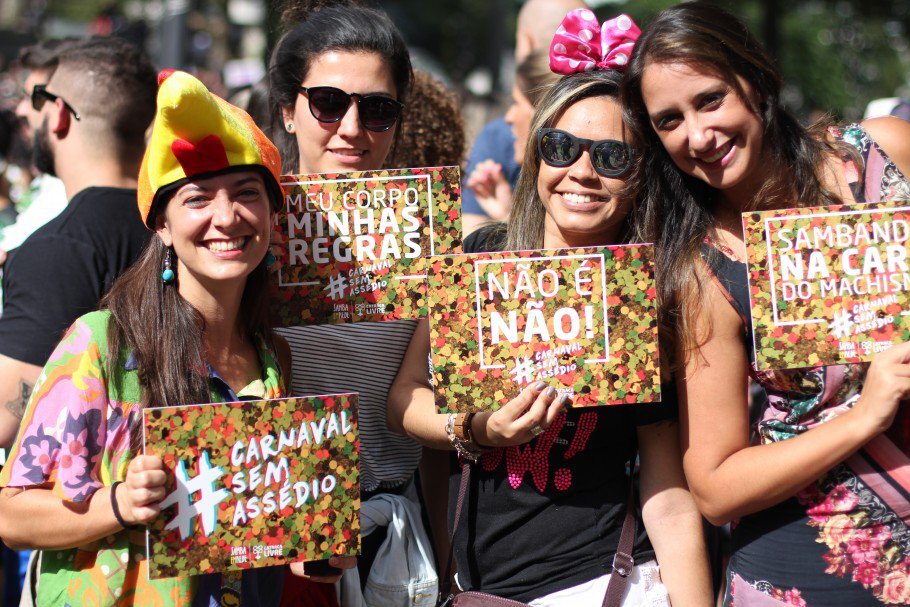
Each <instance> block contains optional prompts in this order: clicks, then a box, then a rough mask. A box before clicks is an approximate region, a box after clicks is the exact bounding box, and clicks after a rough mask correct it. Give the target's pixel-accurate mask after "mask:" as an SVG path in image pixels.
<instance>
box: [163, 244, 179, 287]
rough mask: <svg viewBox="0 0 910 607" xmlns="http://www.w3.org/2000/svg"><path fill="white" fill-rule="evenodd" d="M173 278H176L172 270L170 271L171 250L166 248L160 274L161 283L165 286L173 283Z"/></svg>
mask: <svg viewBox="0 0 910 607" xmlns="http://www.w3.org/2000/svg"><path fill="white" fill-rule="evenodd" d="M174 278H176V275H175V274H174V270H172V269H171V248H170V247H168V249H167V253H165V254H164V264H163V270H162V272H161V282H163V283H164V284H166V285H167V284H170V283H172V282H174Z"/></svg>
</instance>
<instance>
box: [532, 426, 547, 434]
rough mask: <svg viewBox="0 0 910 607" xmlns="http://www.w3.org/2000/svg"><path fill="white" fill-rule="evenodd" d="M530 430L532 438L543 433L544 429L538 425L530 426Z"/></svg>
mask: <svg viewBox="0 0 910 607" xmlns="http://www.w3.org/2000/svg"><path fill="white" fill-rule="evenodd" d="M530 430H531V435H532V436H540V435H541V434H543V433H544V429H543V428H542V427H541V426H540V424H534V425H533V426H531V428H530Z"/></svg>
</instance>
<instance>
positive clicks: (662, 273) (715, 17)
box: [622, 1, 855, 364]
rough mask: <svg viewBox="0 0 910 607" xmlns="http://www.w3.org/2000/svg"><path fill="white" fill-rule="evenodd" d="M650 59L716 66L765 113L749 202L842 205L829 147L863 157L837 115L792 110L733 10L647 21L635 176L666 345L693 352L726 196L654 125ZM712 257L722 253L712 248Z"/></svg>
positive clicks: (696, 7)
mask: <svg viewBox="0 0 910 607" xmlns="http://www.w3.org/2000/svg"><path fill="white" fill-rule="evenodd" d="M651 63H665V64H666V63H682V64H684V65H688V66H690V67H692V68H695V69H698V70H708V71H710V72H711V73H713V74H715V75H717V76H718V77H720V78H722V79H723V80H725V81H726V82H727V83H728V84H729V85H730V86H731V87H733V89H734V90H735V91H736V93H737V94H738V95H739V97H740V98H741V99H742V100H743V102H744V103H746V105H747V106H748V107H750V108H751V109H752V111H754V112H755V113H756V114H757V115H758V116H759V118H760V119H761V121H762V124H763V129H764V130H763V151H764V152H765V154H766V157H767V158H768V161H769V165H768V167H767V170H768V173H767V174H768V179H767V181H766V182H765V183H764V185H763V187H762V188H760V190H759V191H758V192H756V193H755V195H754V197H753V199H752V201H751V205H750V206H751V208H754V209H759V208H777V207H785V206H793V201H794V200H795V201H796V202H797V204H799V205H826V204H836V203H838V202H840V197H839V196H838V194H837V193H836V192H833V191H831V190H830V189H828V188H827V187H825V185H824V182H823V180H822V177H821V174H822V171H823V170H824V163H825V160H826V158H828V157H829V155H830V154H841V155H849V156H855V154H854V153H853V150H852V149H851V148H849V146H846V145H839V144H836V143H832V142H831V141H829V139H828V137H827V128H828V126H830V125H831V121H830V120H828V119H825V120H822V121H819V122H817V123H816V124H815V125H813V126H812V127H809V128H808V129H806V128H804V127H803V126H802V125H800V124H799V122H798V121H797V120H796V118H794V117H793V116H792V115H791V114H790V113H789V112H788V111H787V110H786V109H784V107H783V106H782V105H781V100H780V91H781V85H782V81H781V77H780V74H779V73H778V71H777V69H776V68H775V67H774V64H773V62H772V60H771V58H770V57H769V56H768V55H767V54H766V53H765V51H764V49H763V48H762V46H761V45H760V44H759V42H758V41H757V40H756V39H755V37H754V36H752V34H751V33H750V32H749V30H748V29H747V28H746V26H745V25H744V24H743V23H742V22H740V21H739V20H738V19H737V18H736V17H734V16H733V15H731V14H730V13H728V12H727V11H725V10H723V9H721V8H719V7H718V6H716V5H715V4H711V3H708V2H702V1H695V2H685V3H682V4H678V5H676V6H673V7H671V8H668V9H666V10H665V11H663V12H661V13H660V14H659V15H658V16H657V17H656V18H655V19H654V21H652V22H651V23H650V24H648V26H647V27H646V28H645V29H644V34H643V35H642V36H641V38H639V40H638V42H637V43H636V45H635V50H634V52H633V53H632V58H631V60H630V62H629V68H628V71H627V72H626V77H625V80H624V81H623V88H622V102H623V110H624V115H625V120H626V123H627V124H628V125H629V126H630V128H631V129H632V131H633V136H634V139H635V142H636V146H637V147H638V148H639V149H640V151H641V156H642V159H641V162H639V163H637V165H636V168H635V170H634V171H633V173H632V175H631V177H630V181H633V182H636V183H637V184H638V190H639V216H638V219H639V221H637V222H636V224H637V228H638V234H637V235H636V237H637V238H638V239H641V240H643V241H649V242H654V243H655V244H656V259H655V265H656V268H657V289H658V297H659V300H660V312H659V318H660V325H661V329H662V330H661V335H662V336H664V338H666V339H673V340H674V341H675V342H677V343H667V344H664V351H666V352H673V351H674V346H680V345H681V346H682V348H683V350H684V351H686V352H692V351H695V350H697V348H698V346H699V345H700V343H703V340H704V339H706V337H707V335H696V334H695V326H696V320H698V319H699V318H700V315H701V312H702V310H703V307H704V304H703V302H704V297H703V293H704V284H705V280H706V277H707V274H706V273H705V265H704V262H703V258H702V250H703V243H704V241H705V238H706V237H709V236H710V235H711V231H712V229H713V227H714V225H715V220H714V216H713V213H712V211H713V210H714V208H715V205H716V204H717V202H718V195H717V194H718V193H717V191H716V190H715V189H713V188H712V187H710V186H709V185H707V184H706V183H704V182H703V181H701V180H699V179H696V178H694V177H691V176H689V175H686V174H685V173H683V172H682V171H680V170H679V169H678V168H677V167H676V165H675V164H674V163H673V160H672V159H671V158H670V156H669V154H668V153H667V152H666V150H665V149H664V147H663V145H662V144H661V142H660V140H659V139H658V137H657V133H656V132H655V131H654V129H653V128H652V126H651V123H650V120H649V118H648V111H647V108H646V107H645V103H644V99H643V98H642V92H641V82H642V77H643V75H644V71H645V68H646V67H647V66H648V65H649V64H651ZM739 78H742V79H743V80H744V81H745V82H747V83H748V84H749V86H750V87H751V88H752V90H753V91H754V92H755V93H756V94H757V95H756V96H757V98H758V99H760V100H761V102H760V104H759V106H758V107H754V106H753V105H752V104H751V103H750V101H749V98H748V96H747V95H746V94H745V91H744V90H743V87H742V86H741V85H740V81H739ZM708 254H709V255H718V254H719V253H718V252H717V251H715V250H714V248H713V247H711V248H710V249H709V253H708ZM708 330H709V331H710V327H708ZM675 362H676V363H677V364H681V363H683V362H684V361H675Z"/></svg>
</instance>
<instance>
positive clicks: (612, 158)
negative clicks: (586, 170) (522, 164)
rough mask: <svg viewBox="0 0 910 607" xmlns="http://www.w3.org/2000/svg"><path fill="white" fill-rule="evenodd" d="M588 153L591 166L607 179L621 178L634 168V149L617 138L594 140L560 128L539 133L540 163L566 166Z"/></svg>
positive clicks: (542, 130) (538, 149) (541, 130)
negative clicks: (541, 161) (583, 153)
mask: <svg viewBox="0 0 910 607" xmlns="http://www.w3.org/2000/svg"><path fill="white" fill-rule="evenodd" d="M584 150H588V154H589V155H590V156H591V164H592V165H593V166H594V170H595V171H597V173H598V174H600V175H603V176H604V177H622V176H623V175H625V174H626V173H627V172H628V170H629V167H631V166H632V147H631V146H629V145H628V144H626V143H623V142H622V141H616V140H615V139H599V140H597V141H592V140H590V139H582V138H581V137H576V136H575V135H573V134H572V133H567V132H566V131H560V130H559V129H547V128H543V129H540V130H539V131H537V151H538V153H539V154H540V158H541V160H543V161H544V162H546V163H547V164H548V165H550V166H553V167H567V166H569V165H570V164H572V163H574V162H575V161H576V160H578V157H579V156H581V153H582V152H583V151H584Z"/></svg>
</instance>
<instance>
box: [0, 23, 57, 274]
mask: <svg viewBox="0 0 910 607" xmlns="http://www.w3.org/2000/svg"><path fill="white" fill-rule="evenodd" d="M72 42H73V40H72V39H67V40H60V39H57V40H48V41H46V42H41V43H39V44H35V45H33V46H28V47H26V48H24V49H22V51H20V53H19V59H18V64H19V67H20V68H22V69H23V70H26V77H25V83H24V84H23V87H22V89H23V91H22V98H21V99H20V100H19V104H18V105H16V117H17V118H18V119H19V126H20V129H21V130H20V135H21V138H22V140H23V141H25V142H29V143H31V142H32V139H33V138H34V135H35V131H34V130H35V128H37V127H38V120H39V117H40V112H37V111H35V109H34V108H33V107H32V99H31V97H32V90H33V89H34V87H35V85H36V84H47V81H48V80H50V77H51V75H52V74H53V73H54V69H55V68H56V67H57V54H58V53H59V52H60V51H61V50H63V49H64V48H65V47H66V46H67V45H68V44H71V43H72ZM30 151H31V150H29V152H30ZM32 164H33V165H34V161H32ZM24 198H27V199H28V200H27V203H26V204H27V206H26V207H25V208H24V209H22V210H20V212H19V215H18V216H17V217H16V222H15V223H14V224H13V225H11V226H8V227H5V228H3V229H2V230H0V264H2V263H3V260H4V259H5V257H6V251H10V250H12V249H15V248H16V247H18V246H19V245H21V244H22V243H23V242H24V241H25V239H26V238H28V236H29V235H30V234H31V233H32V232H34V231H35V230H37V229H38V228H40V227H41V226H43V225H44V224H46V223H47V222H48V221H50V220H51V219H53V218H54V217H56V216H57V215H59V214H60V211H62V210H63V209H64V208H65V207H66V192H65V190H64V189H63V182H61V181H60V180H59V179H57V178H56V177H53V176H51V175H45V174H39V175H38V176H37V177H35V178H34V179H33V180H32V183H31V184H30V185H29V191H28V193H27V194H25V196H24ZM17 206H19V204H18V203H17Z"/></svg>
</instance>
